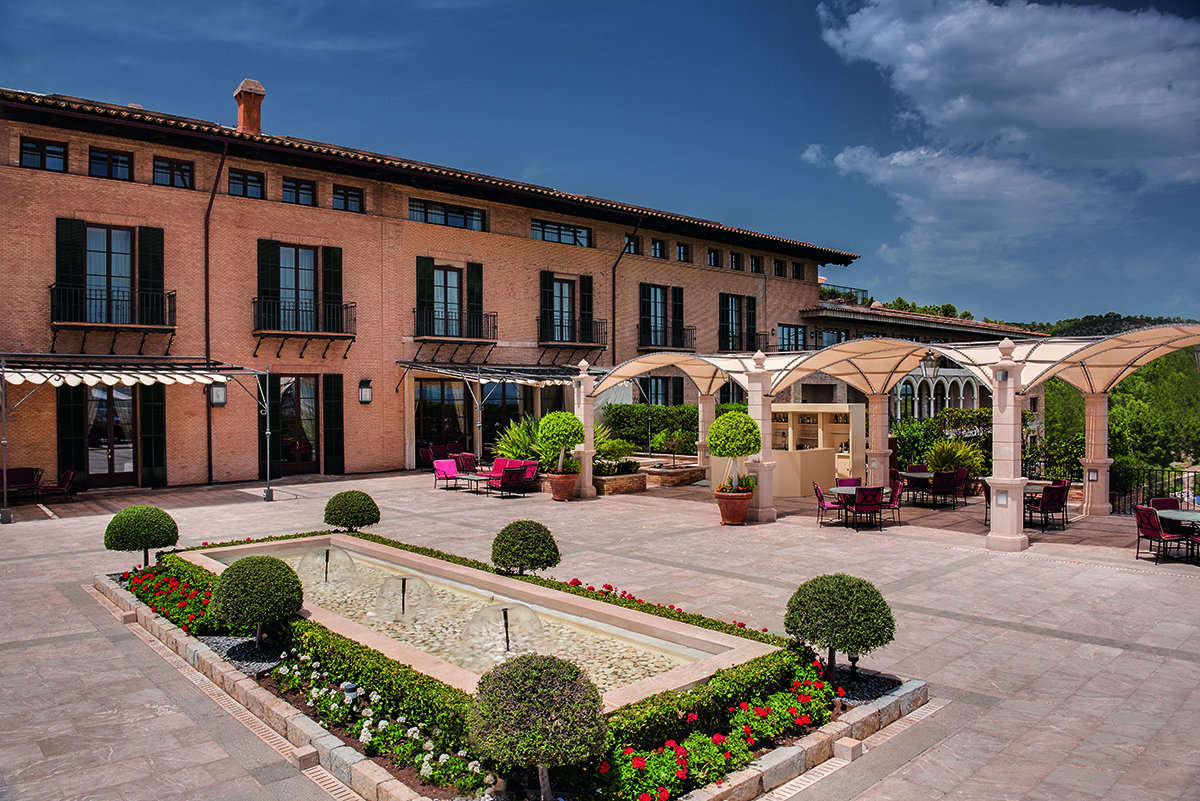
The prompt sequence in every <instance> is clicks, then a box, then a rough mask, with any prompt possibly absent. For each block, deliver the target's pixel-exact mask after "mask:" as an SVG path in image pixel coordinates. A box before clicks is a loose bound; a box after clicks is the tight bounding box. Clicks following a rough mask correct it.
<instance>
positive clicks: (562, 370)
mask: <svg viewBox="0 0 1200 801" xmlns="http://www.w3.org/2000/svg"><path fill="white" fill-rule="evenodd" d="M396 364H398V365H400V366H401V367H403V368H404V374H405V375H407V374H408V372H409V371H410V370H419V371H421V372H424V373H435V374H436V375H444V376H447V377H450V378H458V379H460V380H463V381H478V382H481V383H484V384H491V383H498V382H500V381H507V382H508V383H510V384H524V385H525V386H530V387H552V386H565V385H568V384H570V383H571V381H572V380H573V379H574V378H575V377H576V376H578V375H579V368H578V367H577V366H575V365H569V364H563V365H553V366H551V365H545V366H540V367H539V366H536V365H528V364H518V365H501V364H476V365H470V364H430V363H428V362H402V361H397V362H396ZM588 373H589V374H590V375H592V376H595V377H597V378H599V377H601V376H604V375H606V374H607V373H608V370H605V369H603V368H599V367H589V368H588ZM401 378H403V376H402V377H401Z"/></svg>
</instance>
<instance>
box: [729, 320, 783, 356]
mask: <svg viewBox="0 0 1200 801" xmlns="http://www.w3.org/2000/svg"><path fill="white" fill-rule="evenodd" d="M770 347H771V335H770V334H769V333H767V332H766V331H755V332H753V333H752V332H749V331H743V330H742V329H741V328H735V327H734V326H729V325H722V326H720V327H719V329H718V331H717V349H718V350H729V351H735V352H737V353H750V352H753V351H756V350H761V351H762V352H763V353H769V352H770Z"/></svg>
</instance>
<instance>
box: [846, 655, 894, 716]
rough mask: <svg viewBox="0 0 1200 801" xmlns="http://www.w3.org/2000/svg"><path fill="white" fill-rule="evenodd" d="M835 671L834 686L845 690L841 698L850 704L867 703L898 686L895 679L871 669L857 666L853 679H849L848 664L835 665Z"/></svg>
mask: <svg viewBox="0 0 1200 801" xmlns="http://www.w3.org/2000/svg"><path fill="white" fill-rule="evenodd" d="M835 671H836V676H837V680H836V681H835V682H834V686H835V687H841V688H842V689H843V690H845V691H846V695H845V697H844V698H843V699H842V700H843V701H845V702H846V703H847V704H850V705H851V706H858V705H859V704H869V703H870V702H872V701H874V700H875V699H876V698H880V697H882V696H884V695H887V694H888V693H889V692H891V691H892V690H894V689H896V688H897V687H899V686H900V682H899V681H897V680H896V679H893V678H891V677H890V676H885V675H883V674H881V673H876V672H875V671H873V670H864V669H862V668H859V671H858V678H857V679H854V680H851V679H850V666H849V665H837V666H836V667H835Z"/></svg>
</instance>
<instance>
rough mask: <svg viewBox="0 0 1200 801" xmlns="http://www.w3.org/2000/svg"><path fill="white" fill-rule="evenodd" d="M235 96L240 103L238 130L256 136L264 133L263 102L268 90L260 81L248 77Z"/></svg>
mask: <svg viewBox="0 0 1200 801" xmlns="http://www.w3.org/2000/svg"><path fill="white" fill-rule="evenodd" d="M233 96H234V97H235V98H236V99H237V104H238V124H237V129H238V132H240V133H245V134H252V135H254V136H257V135H258V134H260V133H262V102H263V98H264V97H266V96H267V90H266V89H263V85H262V84H261V83H259V82H258V81H252V80H250V79H249V78H247V79H246V80H244V81H242V84H241V86H239V87H238V88H237V91H236V92H234V93H233Z"/></svg>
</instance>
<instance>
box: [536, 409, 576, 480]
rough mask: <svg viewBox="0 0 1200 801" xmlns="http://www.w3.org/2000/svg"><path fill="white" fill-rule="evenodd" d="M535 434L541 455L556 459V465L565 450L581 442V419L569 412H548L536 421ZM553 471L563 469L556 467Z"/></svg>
mask: <svg viewBox="0 0 1200 801" xmlns="http://www.w3.org/2000/svg"><path fill="white" fill-rule="evenodd" d="M537 436H538V449H539V450H540V451H541V452H542V457H543V458H545V459H554V460H556V467H558V465H559V464H561V462H562V461H563V456H564V455H565V453H566V451H569V450H570V449H571V448H574V447H575V446H576V445H578V444H579V443H581V442H583V437H584V431H583V421H581V420H580V419H579V418H578V417H576V416H575V415H573V414H571V413H570V412H550V413H549V414H548V415H546V416H545V417H543V418H542V419H541V421H540V422H539V423H538V433H537ZM555 472H563V469H562V468H561V467H558V469H556V470H555ZM575 472H578V471H575Z"/></svg>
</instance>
